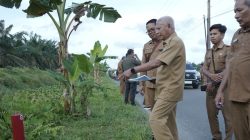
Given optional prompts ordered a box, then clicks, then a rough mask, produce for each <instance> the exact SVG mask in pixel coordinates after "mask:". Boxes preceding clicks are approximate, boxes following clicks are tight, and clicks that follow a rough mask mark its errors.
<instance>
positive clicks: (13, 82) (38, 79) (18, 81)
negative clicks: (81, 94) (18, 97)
mask: <svg viewBox="0 0 250 140" xmlns="http://www.w3.org/2000/svg"><path fill="white" fill-rule="evenodd" d="M55 74H56V73H55V72H52V71H42V70H39V69H37V68H13V67H9V68H0V94H5V93H11V92H14V91H16V90H20V89H31V88H39V87H42V86H46V85H52V84H55V83H56V82H57V80H56V79H55V78H53V77H52V76H51V75H55Z"/></svg>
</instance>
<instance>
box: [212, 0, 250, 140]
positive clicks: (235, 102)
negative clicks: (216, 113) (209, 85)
mask: <svg viewBox="0 0 250 140" xmlns="http://www.w3.org/2000/svg"><path fill="white" fill-rule="evenodd" d="M234 11H235V18H236V20H237V21H238V22H239V25H240V26H241V28H240V29H239V30H238V31H236V32H235V34H234V36H233V38H232V42H231V46H232V48H231V55H232V56H231V59H230V60H229V64H228V65H227V67H226V73H225V75H226V76H225V77H224V78H223V81H222V83H221V86H220V88H219V90H218V93H217V96H216V99H215V102H216V103H217V104H218V103H219V102H222V103H223V102H224V96H225V95H224V94H225V93H224V92H225V89H226V90H227V92H228V93H229V100H230V101H231V104H230V107H231V109H230V113H231V114H232V116H231V118H232V125H233V129H234V134H235V138H236V140H249V139H250V86H249V83H250V0H236V2H235V6H234Z"/></svg>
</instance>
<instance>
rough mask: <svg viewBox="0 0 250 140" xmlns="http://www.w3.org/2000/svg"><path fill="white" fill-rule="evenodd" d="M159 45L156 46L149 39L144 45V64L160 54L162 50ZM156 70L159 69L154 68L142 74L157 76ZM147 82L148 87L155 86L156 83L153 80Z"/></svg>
mask: <svg viewBox="0 0 250 140" xmlns="http://www.w3.org/2000/svg"><path fill="white" fill-rule="evenodd" d="M160 44H161V43H160ZM160 44H159V45H160ZM159 45H158V46H159ZM158 46H156V45H155V44H154V43H153V42H152V41H149V42H147V43H146V44H145V45H144V48H143V54H142V64H143V63H147V62H149V61H150V60H153V59H156V57H157V56H158V55H159V54H160V50H159V47H158ZM161 48H162V47H161ZM156 72H157V69H152V70H149V71H147V72H144V73H141V74H145V75H147V76H149V77H151V78H155V77H156ZM145 84H146V87H148V88H155V84H154V83H153V82H150V81H146V82H145Z"/></svg>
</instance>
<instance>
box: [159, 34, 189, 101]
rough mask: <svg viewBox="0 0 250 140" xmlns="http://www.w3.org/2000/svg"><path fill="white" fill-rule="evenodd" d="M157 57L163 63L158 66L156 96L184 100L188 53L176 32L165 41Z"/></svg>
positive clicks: (169, 99)
mask: <svg viewBox="0 0 250 140" xmlns="http://www.w3.org/2000/svg"><path fill="white" fill-rule="evenodd" d="M156 59H158V60H160V61H161V62H162V63H163V65H161V66H160V67H158V68H157V75H156V98H157V99H163V100H167V101H180V100H182V98H183V90H184V78H185V76H184V74H185V66H186V54H185V46H184V43H183V41H182V40H181V39H180V38H179V37H178V36H177V34H176V33H173V34H172V35H170V37H169V38H168V39H167V40H165V41H163V48H162V50H161V53H160V54H159V56H158V57H157V58H156Z"/></svg>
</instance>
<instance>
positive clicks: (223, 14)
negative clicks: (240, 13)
mask: <svg viewBox="0 0 250 140" xmlns="http://www.w3.org/2000/svg"><path fill="white" fill-rule="evenodd" d="M232 11H234V10H228V11H225V12H223V13H220V14H218V15H215V16H212V17H211V18H215V17H219V16H222V15H225V14H227V13H229V12H232Z"/></svg>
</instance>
